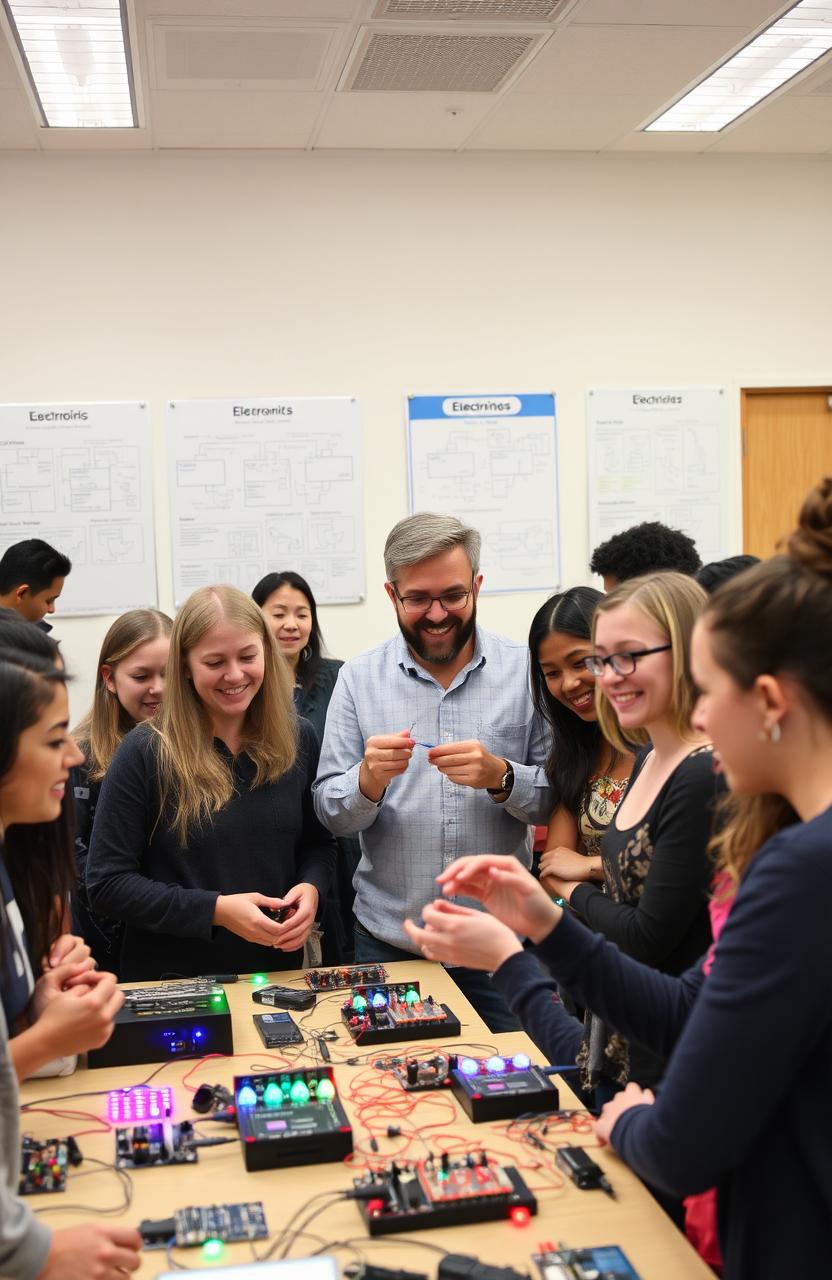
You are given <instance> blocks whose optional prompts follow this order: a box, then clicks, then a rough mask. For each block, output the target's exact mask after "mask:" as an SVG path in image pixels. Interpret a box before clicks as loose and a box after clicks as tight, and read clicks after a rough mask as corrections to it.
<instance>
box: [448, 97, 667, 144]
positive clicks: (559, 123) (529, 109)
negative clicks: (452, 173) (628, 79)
mask: <svg viewBox="0 0 832 1280" xmlns="http://www.w3.org/2000/svg"><path fill="white" fill-rule="evenodd" d="M651 101H652V100H651V99H650V98H646V97H643V96H642V97H633V96H626V97H625V96H623V95H621V94H607V95H606V96H604V97H599V96H597V95H593V94H588V93H563V94H546V95H545V96H544V95H543V94H522V95H518V94H512V95H509V96H508V97H507V98H506V99H505V100H504V101H503V102H502V103H501V104H500V106H499V108H498V109H497V111H496V112H495V113H494V114H493V115H492V116H491V117H490V118H489V119H488V120H487V121H486V122H485V124H484V125H483V126H482V128H481V129H478V130H477V132H476V134H475V135H474V137H473V138H471V140H470V141H469V142H468V143H467V144H466V148H465V149H466V150H518V151H522V150H534V151H540V150H543V151H600V150H601V149H602V148H604V147H607V146H609V145H611V144H612V143H613V142H615V141H616V140H617V139H618V138H619V137H620V136H621V134H622V133H624V132H626V131H627V130H629V129H634V128H635V127H636V125H638V124H640V123H641V121H642V120H643V119H644V116H645V114H646V113H647V112H648V111H649V110H650V104H651Z"/></svg>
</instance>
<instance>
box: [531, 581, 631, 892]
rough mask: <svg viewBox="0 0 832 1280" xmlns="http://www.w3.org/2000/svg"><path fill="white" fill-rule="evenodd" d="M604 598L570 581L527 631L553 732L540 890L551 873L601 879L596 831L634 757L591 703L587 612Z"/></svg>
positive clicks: (536, 694) (539, 702)
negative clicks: (609, 737) (550, 805)
mask: <svg viewBox="0 0 832 1280" xmlns="http://www.w3.org/2000/svg"><path fill="white" fill-rule="evenodd" d="M602 599H603V596H602V594H601V592H600V591H595V590H593V588H592V587H572V588H570V590H569V591H564V592H562V593H561V594H559V595H555V596H552V597H551V598H550V599H549V600H547V601H546V603H545V604H544V605H543V606H542V608H540V609H538V611H537V613H536V614H535V616H534V618H533V619H532V625H531V628H530V630H529V653H530V656H531V670H532V696H533V698H534V704H535V707H536V709H537V710H538V711H539V712H540V714H541V716H542V717H543V718H544V720H546V721H547V723H548V724H549V726H550V728H551V730H552V749H551V751H550V752H549V758H548V760H547V762H546V776H547V778H548V781H549V786H550V787H551V790H552V795H553V796H554V798H555V806H554V809H553V812H552V817H551V819H550V822H549V830H548V835H547V840H546V849H545V850H544V852H543V856H542V857H541V860H540V879H541V882H542V884H543V886H544V888H546V889H548V890H549V891H550V892H552V894H553V896H554V897H557V896H558V894H557V892H555V888H554V886H553V883H552V882H553V878H555V877H556V878H558V879H560V880H569V881H603V879H604V870H603V865H602V862H601V836H602V835H603V834H604V832H605V831H606V829H607V827H608V826H609V824H610V822H611V821H612V818H613V815H614V814H615V811H616V809H617V808H618V805H619V804H620V803H621V800H622V799H623V796H624V792H625V791H626V789H627V783H628V782H629V778H630V774H631V772H632V768H633V756H632V754H631V753H630V752H628V751H619V750H617V749H616V748H615V747H614V746H612V745H611V744H610V743H609V742H607V741H606V739H605V738H604V735H603V733H602V732H601V729H600V727H599V724H598V712H597V709H596V705H595V677H594V676H593V675H592V674H591V673H590V672H589V671H587V669H586V667H585V666H584V659H585V658H586V657H587V656H588V655H589V654H592V653H594V652H595V650H594V647H593V644H592V615H593V613H594V612H595V607H596V605H597V604H598V602H599V600H602Z"/></svg>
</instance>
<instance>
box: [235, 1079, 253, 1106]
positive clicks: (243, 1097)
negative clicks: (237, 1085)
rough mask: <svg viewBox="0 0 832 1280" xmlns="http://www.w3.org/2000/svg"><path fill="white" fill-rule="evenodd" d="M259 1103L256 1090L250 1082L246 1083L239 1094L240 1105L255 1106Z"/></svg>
mask: <svg viewBox="0 0 832 1280" xmlns="http://www.w3.org/2000/svg"><path fill="white" fill-rule="evenodd" d="M256 1105H257V1094H256V1093H255V1092H254V1090H253V1089H252V1087H251V1085H250V1084H244V1085H243V1087H242V1089H241V1090H240V1092H239V1093H238V1094H237V1106H238V1107H254V1106H256Z"/></svg>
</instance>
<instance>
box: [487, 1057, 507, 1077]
mask: <svg viewBox="0 0 832 1280" xmlns="http://www.w3.org/2000/svg"><path fill="white" fill-rule="evenodd" d="M485 1069H486V1071H490V1072H491V1074H492V1075H499V1074H500V1072H501V1071H505V1069H506V1060H505V1058H501V1057H500V1056H499V1055H495V1056H494V1057H493V1058H486V1060H485Z"/></svg>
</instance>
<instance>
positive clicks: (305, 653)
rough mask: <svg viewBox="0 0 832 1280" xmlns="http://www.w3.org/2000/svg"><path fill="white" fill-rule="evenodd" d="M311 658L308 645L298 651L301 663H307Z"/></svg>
mask: <svg viewBox="0 0 832 1280" xmlns="http://www.w3.org/2000/svg"><path fill="white" fill-rule="evenodd" d="M311 657H312V650H311V649H310V647H309V645H306V646H305V647H304V648H303V649H301V651H300V660H301V662H308V661H309V659H310V658H311Z"/></svg>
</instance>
